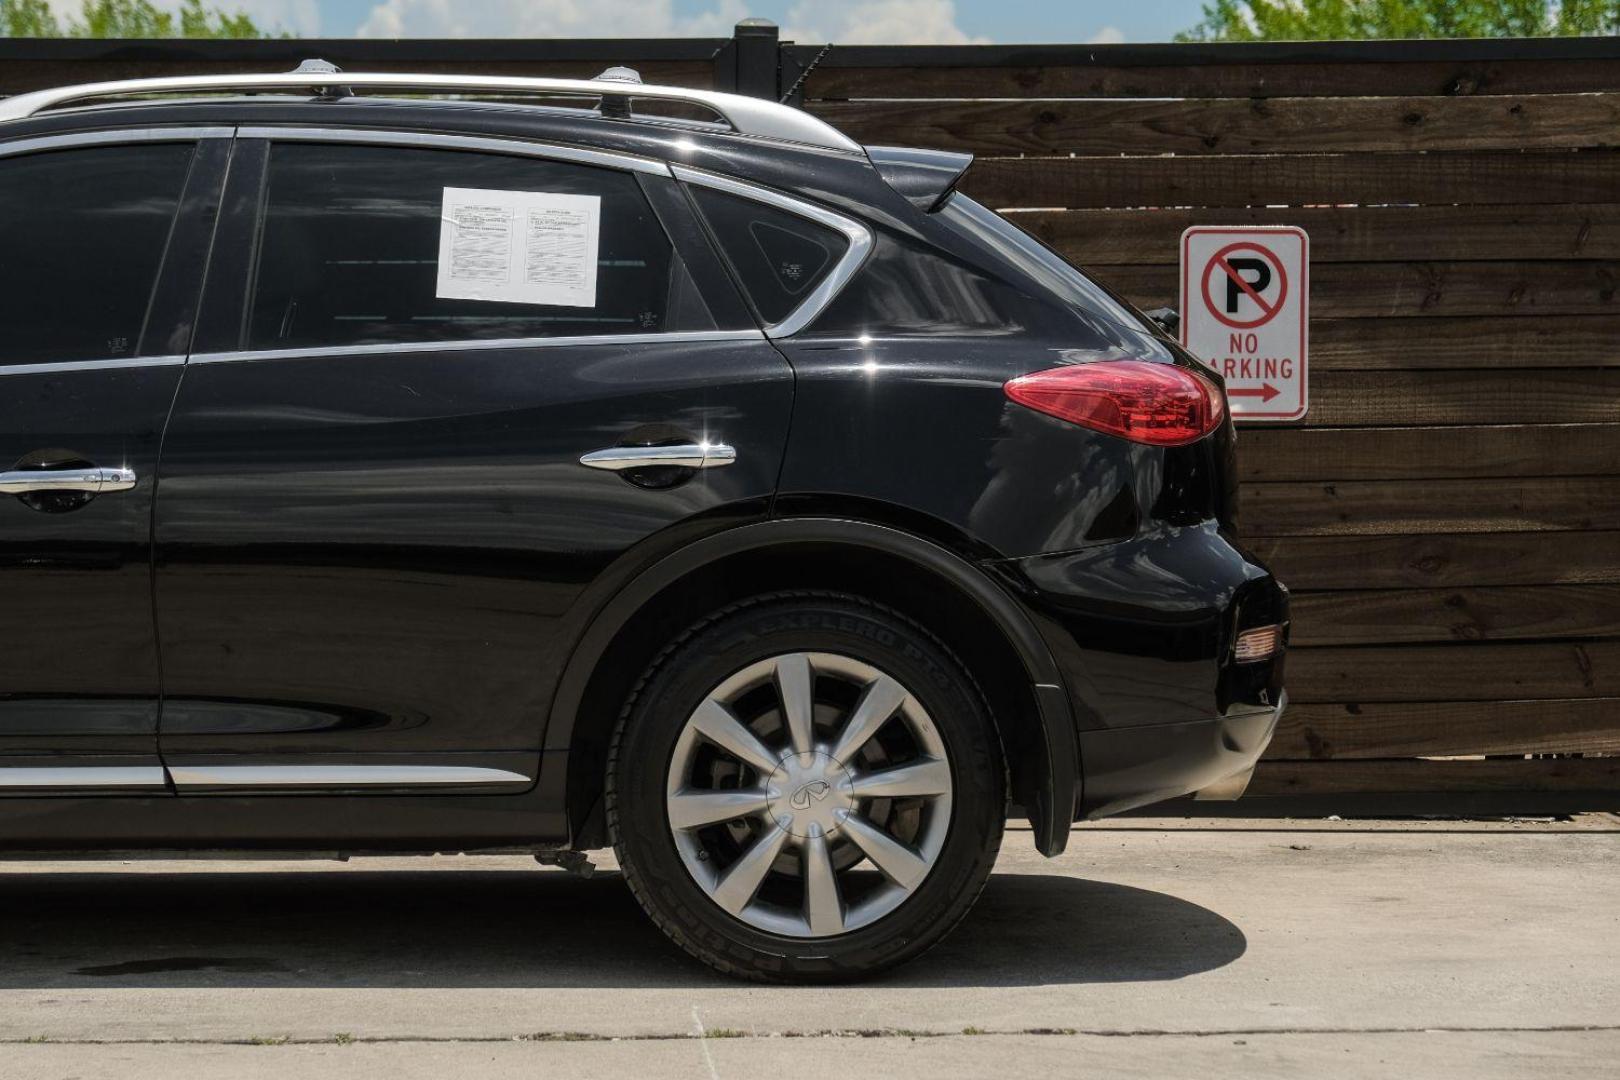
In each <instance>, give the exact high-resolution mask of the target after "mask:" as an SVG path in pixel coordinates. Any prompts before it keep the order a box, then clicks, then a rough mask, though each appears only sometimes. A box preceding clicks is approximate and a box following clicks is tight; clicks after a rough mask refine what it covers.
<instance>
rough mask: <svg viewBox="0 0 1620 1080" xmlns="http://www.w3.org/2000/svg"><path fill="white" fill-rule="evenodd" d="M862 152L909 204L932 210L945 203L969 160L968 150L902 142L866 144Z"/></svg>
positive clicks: (966, 167) (966, 168)
mask: <svg viewBox="0 0 1620 1080" xmlns="http://www.w3.org/2000/svg"><path fill="white" fill-rule="evenodd" d="M865 149H866V156H867V157H868V158H870V159H871V160H872V164H873V166H874V167H876V169H877V171H878V175H879V176H881V177H883V179H884V180H885V181H887V182H888V185H889V186H890V187H892V188H894V190H896V191H898V192H899V193H900V194H901V195H904V196H905V197H906V199H907V200H908V201H909V202H910V203H911V205H913V206H915V207H917V209H919V210H921V211H922V212H923V213H925V214H932V213H933V212H934V211H935V210H938V209H939V208H940V207H941V206H943V205H945V199H946V198H947V197H948V196H949V195H950V193H951V192H952V191H954V190H956V184H957V181H959V180H961V179H962V174H963V173H965V172H967V170H968V166H969V165H972V164H973V155H972V154H956V153H952V152H951V151H949V150H914V149H911V148H910V147H905V146H868V147H866V148H865Z"/></svg>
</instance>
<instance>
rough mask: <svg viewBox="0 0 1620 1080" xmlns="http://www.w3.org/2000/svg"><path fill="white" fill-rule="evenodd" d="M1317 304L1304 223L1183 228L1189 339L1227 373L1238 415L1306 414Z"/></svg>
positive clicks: (1184, 321) (1184, 330) (1184, 323)
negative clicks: (1312, 314) (1310, 326)
mask: <svg viewBox="0 0 1620 1080" xmlns="http://www.w3.org/2000/svg"><path fill="white" fill-rule="evenodd" d="M1309 307H1310V238H1309V237H1307V236H1306V235H1305V230H1304V229H1299V228H1295V227H1294V226H1291V225H1275V226H1251V227H1248V228H1241V227H1239V228H1228V227H1223V226H1216V225H1194V226H1193V227H1192V228H1190V229H1188V230H1187V231H1186V232H1184V233H1182V234H1181V343H1182V344H1183V345H1185V346H1186V347H1187V348H1188V349H1189V350H1191V351H1192V352H1193V353H1194V354H1195V355H1197V357H1198V358H1199V359H1200V360H1202V361H1204V363H1206V364H1208V365H1209V366H1210V367H1212V368H1214V369H1215V370H1216V371H1218V372H1219V373H1220V374H1221V376H1222V377H1223V378H1224V379H1225V380H1226V397H1227V401H1228V403H1229V404H1230V405H1231V409H1232V415H1233V416H1234V417H1236V418H1238V419H1242V420H1299V419H1301V418H1302V417H1304V415H1305V410H1306V409H1307V408H1308V407H1309V406H1310V384H1309V382H1308V380H1307V378H1306V358H1305V354H1306V349H1307V344H1308V343H1307V337H1308V335H1307V332H1306V325H1307V323H1306V320H1307V319H1308V318H1309Z"/></svg>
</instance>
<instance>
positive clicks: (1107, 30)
mask: <svg viewBox="0 0 1620 1080" xmlns="http://www.w3.org/2000/svg"><path fill="white" fill-rule="evenodd" d="M1124 40H1125V31H1123V30H1121V29H1120V28H1119V27H1117V26H1105V27H1103V28H1102V29H1101V30H1099V31H1097V32H1096V33H1095V34H1092V35H1091V36H1090V37H1088V38H1087V39H1086V43H1087V44H1089V45H1118V44H1119V43H1120V42H1122V41H1124Z"/></svg>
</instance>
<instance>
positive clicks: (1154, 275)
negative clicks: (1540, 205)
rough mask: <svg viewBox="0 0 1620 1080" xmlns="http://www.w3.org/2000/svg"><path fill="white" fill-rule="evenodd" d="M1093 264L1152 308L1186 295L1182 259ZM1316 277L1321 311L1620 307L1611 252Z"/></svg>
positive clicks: (1329, 314) (1600, 310)
mask: <svg viewBox="0 0 1620 1080" xmlns="http://www.w3.org/2000/svg"><path fill="white" fill-rule="evenodd" d="M1616 182H1617V184H1620V176H1617V177H1616ZM1086 270H1087V272H1088V273H1090V274H1091V275H1092V276H1094V277H1096V278H1097V279H1098V280H1099V281H1101V282H1103V283H1104V284H1106V285H1109V286H1110V287H1112V288H1114V289H1117V290H1118V291H1119V292H1121V293H1123V294H1124V295H1125V296H1126V297H1127V298H1128V299H1130V300H1131V301H1132V302H1134V303H1136V304H1137V305H1138V306H1140V307H1142V308H1144V309H1147V308H1156V307H1165V306H1169V307H1175V306H1176V305H1177V304H1179V303H1180V302H1181V300H1180V290H1181V275H1180V273H1179V271H1178V270H1177V268H1176V267H1174V266H1130V265H1126V266H1108V265H1095V264H1091V265H1088V266H1087V267H1086ZM1310 278H1311V281H1310V287H1311V298H1310V306H1311V315H1312V316H1313V317H1323V318H1372V317H1378V318H1384V319H1390V318H1408V317H1412V316H1419V315H1423V316H1451V317H1463V316H1473V315H1595V314H1613V313H1620V262H1615V261H1610V260H1602V261H1585V260H1580V261H1576V260H1565V261H1551V260H1547V261H1536V262H1532V261H1520V262H1405V263H1401V262H1397V263H1329V264H1327V265H1324V266H1312V267H1311V274H1310ZM1193 287H1194V288H1196V287H1197V283H1196V282H1195V283H1194V284H1193Z"/></svg>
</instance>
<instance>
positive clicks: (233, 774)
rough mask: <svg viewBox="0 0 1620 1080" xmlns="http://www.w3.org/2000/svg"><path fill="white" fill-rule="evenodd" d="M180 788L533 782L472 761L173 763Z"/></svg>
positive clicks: (525, 777) (422, 785)
mask: <svg viewBox="0 0 1620 1080" xmlns="http://www.w3.org/2000/svg"><path fill="white" fill-rule="evenodd" d="M169 776H170V778H171V779H172V780H173V781H174V786H175V788H176V789H178V790H182V791H183V790H186V789H187V788H198V787H258V788H289V787H297V788H308V787H328V788H330V787H444V786H468V785H478V784H532V783H534V778H533V777H530V776H525V775H524V774H522V773H517V772H511V771H509V770H507V769H489V768H481V767H474V766H470V765H170V766H169Z"/></svg>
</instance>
